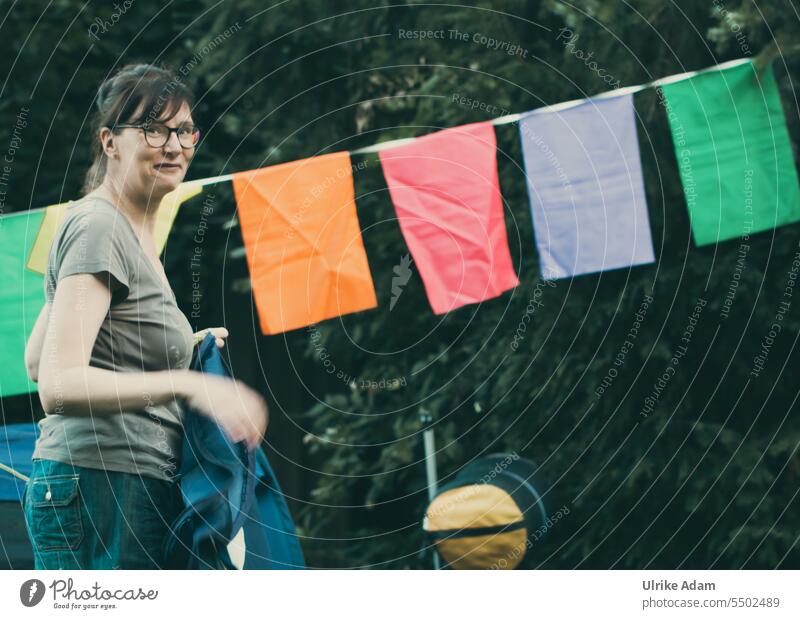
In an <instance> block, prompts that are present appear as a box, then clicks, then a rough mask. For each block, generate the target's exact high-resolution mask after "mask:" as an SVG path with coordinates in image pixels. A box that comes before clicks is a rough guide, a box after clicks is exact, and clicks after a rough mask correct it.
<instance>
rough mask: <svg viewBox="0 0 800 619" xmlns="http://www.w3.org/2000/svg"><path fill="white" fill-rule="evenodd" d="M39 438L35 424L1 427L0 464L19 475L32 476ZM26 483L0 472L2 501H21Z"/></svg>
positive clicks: (0, 496) (11, 424) (0, 499)
mask: <svg viewBox="0 0 800 619" xmlns="http://www.w3.org/2000/svg"><path fill="white" fill-rule="evenodd" d="M38 436H39V426H38V425H37V424H35V423H10V424H8V425H4V426H0V462H2V463H3V464H5V465H6V466H9V467H11V468H12V469H14V470H15V471H17V472H18V473H22V474H23V475H26V476H28V475H30V474H31V468H32V467H33V464H32V463H31V456H32V455H33V448H34V446H35V444H36V438H37V437H38ZM24 491H25V482H24V481H22V480H21V479H19V478H18V477H15V476H13V475H11V474H10V473H6V472H5V471H2V470H0V501H18V502H19V501H21V500H22V493H23V492H24Z"/></svg>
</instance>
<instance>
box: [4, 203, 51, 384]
mask: <svg viewBox="0 0 800 619" xmlns="http://www.w3.org/2000/svg"><path fill="white" fill-rule="evenodd" d="M43 218H44V211H43V210H38V211H34V212H32V213H22V214H15V215H6V216H5V217H0V263H2V265H3V273H4V281H3V285H2V286H0V333H2V334H3V344H2V346H0V397H4V396H9V395H17V394H20V393H30V392H32V391H36V383H34V382H32V381H31V380H29V379H28V374H27V372H26V370H25V344H26V343H27V341H28V336H29V335H30V333H31V330H32V329H33V323H34V322H36V317H37V316H38V315H39V311H40V310H41V309H42V306H44V277H43V276H42V275H41V274H40V273H36V272H34V271H31V270H29V269H28V267H27V262H28V253H29V252H30V250H31V247H32V246H33V244H34V242H35V240H36V235H37V234H38V232H39V226H40V225H41V223H42V219H43Z"/></svg>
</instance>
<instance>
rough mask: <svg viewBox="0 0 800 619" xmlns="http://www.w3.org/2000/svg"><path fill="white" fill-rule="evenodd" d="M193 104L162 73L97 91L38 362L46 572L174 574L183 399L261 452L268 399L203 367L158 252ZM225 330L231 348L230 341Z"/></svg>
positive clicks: (37, 490)
mask: <svg viewBox="0 0 800 619" xmlns="http://www.w3.org/2000/svg"><path fill="white" fill-rule="evenodd" d="M192 105H193V100H192V97H191V94H190V93H189V92H188V90H187V89H186V88H185V87H184V86H183V85H182V84H180V83H179V82H177V81H176V80H175V79H174V78H173V77H172V76H171V75H170V74H169V73H168V72H167V71H165V70H163V69H160V68H158V67H154V66H152V65H130V66H127V67H124V68H123V69H122V70H121V71H120V72H119V73H118V74H117V75H115V76H114V77H113V78H111V79H110V80H108V81H107V82H105V83H104V84H103V85H102V86H101V87H100V89H99V91H98V95H97V108H98V111H97V118H96V134H95V135H96V138H97V139H96V143H95V153H94V163H93V165H92V166H91V168H90V169H89V171H88V173H87V176H86V182H87V185H86V187H85V191H86V192H87V193H86V195H85V196H84V198H82V199H81V200H78V201H77V202H74V203H72V204H70V205H69V207H67V213H66V216H65V218H64V221H63V223H62V224H61V226H60V228H59V230H58V232H57V233H56V235H55V238H54V239H53V244H52V247H51V250H50V256H49V261H48V268H47V275H46V279H45V285H46V298H47V303H46V305H45V308H44V309H43V310H42V313H41V315H40V316H39V318H38V320H37V321H36V324H35V326H34V329H33V332H32V334H31V338H30V340H29V342H28V347H27V350H26V355H25V356H26V363H27V365H28V370H29V373H30V375H31V378H32V379H34V380H37V381H38V385H39V397H40V399H41V402H42V406H43V408H44V411H45V413H46V416H45V418H44V419H43V420H42V421H41V422H40V429H41V434H40V437H39V440H38V441H37V443H36V449H35V451H34V454H33V458H34V460H33V473H32V475H31V477H30V480H29V481H28V484H27V486H26V490H25V516H26V519H27V521H28V528H29V530H30V534H31V538H32V543H33V547H34V552H35V555H36V567H37V568H38V569H55V568H67V569H108V568H114V569H137V568H141V569H156V568H163V567H165V566H167V563H165V558H164V557H162V556H161V552H162V549H163V547H164V545H165V540H166V539H167V536H168V535H169V534H170V530H169V525H170V523H172V521H173V519H174V518H175V516H176V515H177V514H178V513H179V512H180V510H181V509H182V500H181V495H180V491H179V488H178V487H177V484H176V483H175V481H174V480H173V475H174V473H175V472H176V471H177V469H178V467H179V465H180V448H181V445H182V432H181V426H182V424H181V415H182V407H181V405H180V401H183V403H184V404H185V405H186V406H189V407H191V408H192V409H193V410H195V411H198V412H199V413H200V414H204V415H208V416H211V417H213V418H214V419H215V420H216V421H217V423H219V424H220V426H221V427H222V429H223V430H224V431H225V432H226V433H227V434H228V435H229V436H230V437H231V439H232V440H234V441H246V442H247V445H248V446H249V447H251V448H253V447H255V446H257V445H258V444H259V442H260V440H261V438H262V437H263V434H264V432H265V431H266V426H267V415H268V413H267V408H266V405H265V403H264V400H263V398H262V397H261V396H260V395H259V394H258V393H256V392H255V391H253V390H252V389H250V388H248V387H246V386H245V385H244V384H242V383H240V382H238V381H233V380H228V379H224V378H221V377H216V376H208V375H205V374H201V373H199V372H192V371H190V370H188V367H189V364H190V362H191V356H192V348H193V339H194V338H193V334H192V329H191V327H190V325H189V322H188V320H187V319H186V316H184V314H183V313H182V312H181V311H180V310H179V309H178V306H177V304H176V301H175V296H174V294H173V293H172V290H171V288H170V286H169V282H168V281H167V278H166V275H165V273H164V269H163V267H162V265H161V262H160V261H159V258H158V252H157V251H156V246H155V243H154V240H153V229H154V224H155V216H156V210H157V208H158V205H159V203H160V202H161V199H162V197H163V196H164V195H165V194H166V193H168V192H170V191H172V190H173V189H175V188H176V187H177V186H178V184H179V183H180V182H181V181H182V180H183V177H184V174H185V173H186V169H187V167H188V165H189V162H190V160H191V158H192V156H193V155H194V148H195V144H196V142H197V139H198V137H199V133H198V132H197V130H196V128H195V126H194V123H193V120H192ZM213 332H214V333H215V335H216V336H217V345H218V346H220V345H222V344H223V342H224V339H223V338H224V337H225V336H227V331H226V330H225V329H216V330H213ZM195 335H199V334H195Z"/></svg>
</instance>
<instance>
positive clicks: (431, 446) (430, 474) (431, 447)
mask: <svg viewBox="0 0 800 619" xmlns="http://www.w3.org/2000/svg"><path fill="white" fill-rule="evenodd" d="M419 419H420V421H421V422H422V428H423V430H422V442H423V445H424V447H425V477H426V479H427V482H428V503H430V502H431V501H433V499H434V497H435V496H436V491H437V490H438V487H439V476H438V474H437V472H436V442H435V437H434V434H433V427H432V423H433V418H432V416H431V414H430V413H429V412H428V411H427V410H425V409H424V408H422V409H420V412H419ZM440 568H441V564H440V562H439V553H438V552H436V548H433V569H435V570H438V569H440Z"/></svg>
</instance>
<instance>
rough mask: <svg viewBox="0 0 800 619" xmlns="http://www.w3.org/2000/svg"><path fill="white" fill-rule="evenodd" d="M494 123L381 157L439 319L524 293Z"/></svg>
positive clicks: (458, 130)
mask: <svg viewBox="0 0 800 619" xmlns="http://www.w3.org/2000/svg"><path fill="white" fill-rule="evenodd" d="M496 153H497V142H496V139H495V135H494V128H493V127H492V125H491V124H490V123H476V124H472V125H465V126H462V127H455V128H453V129H447V130H445V131H439V132H437V133H433V134H431V135H427V136H425V137H422V138H419V139H416V140H414V141H413V142H410V143H409V144H407V145H404V146H399V147H396V148H391V149H388V150H385V151H381V152H380V159H381V163H382V164H383V173H384V176H385V177H386V183H387V185H388V186H389V192H390V193H391V196H392V201H393V202H394V206H395V210H396V211H397V217H398V220H399V222H400V229H401V230H402V232H403V236H404V237H405V240H406V243H407V244H408V248H409V250H410V252H411V255H412V257H413V258H414V262H415V263H416V265H417V269H419V273H420V276H421V277H422V281H423V283H424V284H425V291H426V292H427V294H428V300H429V301H430V304H431V307H432V308H433V311H434V312H435V313H436V314H443V313H445V312H449V311H451V310H454V309H456V308H458V307H461V306H462V305H467V304H469V303H478V302H480V301H485V300H487V299H492V298H494V297H496V296H498V295H500V294H502V293H503V292H505V291H506V290H509V289H511V288H514V287H515V286H517V285H519V280H518V279H517V275H516V273H515V272H514V268H513V266H512V264H511V254H510V252H509V250H508V240H507V238H506V226H505V221H504V218H503V204H502V198H501V195H500V182H499V179H498V176H497V155H496Z"/></svg>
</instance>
